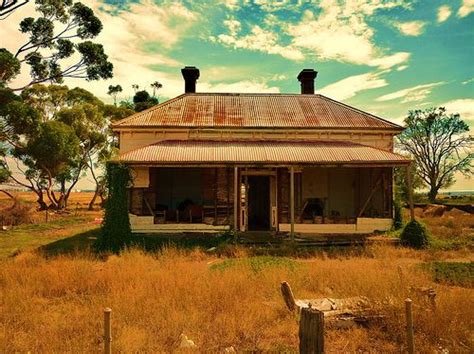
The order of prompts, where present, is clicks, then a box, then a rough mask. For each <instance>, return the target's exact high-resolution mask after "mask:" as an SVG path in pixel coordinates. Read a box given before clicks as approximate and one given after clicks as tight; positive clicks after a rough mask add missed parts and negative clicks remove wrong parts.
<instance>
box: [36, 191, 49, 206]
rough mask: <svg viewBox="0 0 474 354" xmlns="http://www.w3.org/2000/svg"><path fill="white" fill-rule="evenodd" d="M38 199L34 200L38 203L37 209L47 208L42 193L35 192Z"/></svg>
mask: <svg viewBox="0 0 474 354" xmlns="http://www.w3.org/2000/svg"><path fill="white" fill-rule="evenodd" d="M37 195H38V199H37V200H36V202H37V203H38V204H39V209H40V210H46V209H48V205H47V204H46V203H45V201H44V197H43V193H37Z"/></svg>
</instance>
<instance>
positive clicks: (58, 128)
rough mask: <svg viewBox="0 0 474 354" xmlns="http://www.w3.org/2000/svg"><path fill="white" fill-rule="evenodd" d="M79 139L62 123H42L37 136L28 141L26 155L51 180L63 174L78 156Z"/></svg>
mask: <svg viewBox="0 0 474 354" xmlns="http://www.w3.org/2000/svg"><path fill="white" fill-rule="evenodd" d="M79 143H80V141H79V139H78V137H77V135H76V134H75V133H74V130H73V129H72V127H70V126H68V125H67V124H64V123H62V122H57V121H50V122H45V123H42V124H41V125H40V127H39V131H38V134H37V135H36V136H35V137H34V138H32V139H31V140H29V141H28V143H27V145H26V153H27V154H28V155H29V156H30V157H31V158H33V159H34V160H35V164H36V166H37V167H38V168H39V169H43V170H47V171H48V173H49V174H50V177H51V178H54V177H56V176H57V175H58V174H60V173H63V172H64V171H65V170H66V169H67V167H68V164H69V163H71V161H73V160H75V159H77V156H78V154H79Z"/></svg>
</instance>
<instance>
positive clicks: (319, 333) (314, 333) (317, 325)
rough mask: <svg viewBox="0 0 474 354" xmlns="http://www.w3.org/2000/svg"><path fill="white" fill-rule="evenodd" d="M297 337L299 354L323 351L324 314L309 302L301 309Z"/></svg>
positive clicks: (316, 353)
mask: <svg viewBox="0 0 474 354" xmlns="http://www.w3.org/2000/svg"><path fill="white" fill-rule="evenodd" d="M299 338H300V353H301V354H313V353H314V354H321V353H324V314H323V312H322V311H318V310H316V309H313V308H311V304H310V306H309V307H305V308H302V309H301V319H300V328H299Z"/></svg>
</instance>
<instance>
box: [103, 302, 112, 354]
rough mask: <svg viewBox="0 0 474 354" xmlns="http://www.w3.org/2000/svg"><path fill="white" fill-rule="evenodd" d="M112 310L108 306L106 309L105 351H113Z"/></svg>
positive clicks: (109, 352)
mask: <svg viewBox="0 0 474 354" xmlns="http://www.w3.org/2000/svg"><path fill="white" fill-rule="evenodd" d="M111 313H112V310H111V309H110V308H109V307H107V308H106V309H105V310H104V353H105V354H111V353H112V326H111V324H110V315H111Z"/></svg>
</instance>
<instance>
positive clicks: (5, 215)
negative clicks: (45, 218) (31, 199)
mask: <svg viewBox="0 0 474 354" xmlns="http://www.w3.org/2000/svg"><path fill="white" fill-rule="evenodd" d="M31 223H33V212H32V208H31V206H29V205H28V204H25V203H22V202H20V201H18V200H15V202H14V204H13V206H11V207H9V208H6V209H3V210H0V224H2V225H9V226H17V225H22V224H31Z"/></svg>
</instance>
